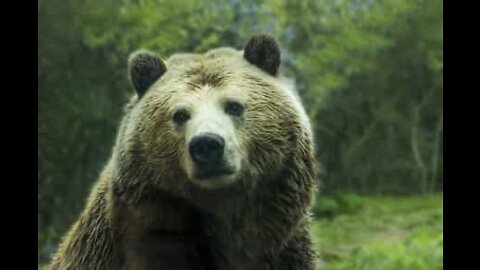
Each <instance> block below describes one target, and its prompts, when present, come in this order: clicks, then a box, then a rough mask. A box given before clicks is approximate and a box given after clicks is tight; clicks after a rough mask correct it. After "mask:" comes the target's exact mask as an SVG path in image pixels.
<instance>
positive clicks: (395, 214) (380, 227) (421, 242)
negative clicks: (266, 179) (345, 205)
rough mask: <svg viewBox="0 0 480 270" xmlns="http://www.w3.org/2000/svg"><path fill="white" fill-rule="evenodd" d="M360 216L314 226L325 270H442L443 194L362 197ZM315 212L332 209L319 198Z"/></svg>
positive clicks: (345, 214) (344, 215)
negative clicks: (326, 208)
mask: <svg viewBox="0 0 480 270" xmlns="http://www.w3.org/2000/svg"><path fill="white" fill-rule="evenodd" d="M358 201H359V198H356V199H355V202H356V204H357V205H358V207H357V209H356V210H355V211H353V212H352V211H341V210H342V208H341V207H338V206H335V207H334V208H333V209H334V210H335V211H337V212H339V214H337V215H333V217H330V218H328V219H327V218H321V217H319V218H317V219H316V221H315V223H314V225H313V232H314V234H315V235H316V238H317V240H316V242H317V243H316V244H317V249H318V251H319V253H320V255H321V257H322V260H323V262H324V264H325V266H324V268H323V269H326V270H337V269H338V270H339V269H345V270H347V269H359V270H362V269H365V270H367V269H368V270H376V269H379V270H380V269H381V270H401V269H405V270H406V269H412V270H416V269H418V270H436V269H443V263H442V261H443V198H442V195H430V196H415V197H362V198H361V201H362V203H361V204H359V203H358ZM317 204H320V206H318V205H317V207H316V208H320V209H324V208H325V207H324V206H325V205H329V206H332V205H335V204H332V200H331V199H328V200H327V203H324V201H323V199H320V200H319V201H318V202H317Z"/></svg>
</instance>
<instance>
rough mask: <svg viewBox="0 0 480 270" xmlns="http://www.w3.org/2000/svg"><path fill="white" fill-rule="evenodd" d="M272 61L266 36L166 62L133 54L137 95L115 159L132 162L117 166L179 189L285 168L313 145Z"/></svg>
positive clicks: (239, 181)
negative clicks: (235, 46) (239, 47)
mask: <svg viewBox="0 0 480 270" xmlns="http://www.w3.org/2000/svg"><path fill="white" fill-rule="evenodd" d="M279 65H280V50H279V46H278V44H277V42H276V41H275V40H274V39H273V38H272V37H270V36H267V35H258V36H254V37H252V38H251V39H250V40H249V41H248V43H247V45H246V46H245V48H244V50H243V51H237V50H234V49H231V48H219V49H215V50H211V51H209V52H207V53H205V54H176V55H173V56H172V57H170V58H169V59H167V60H166V61H163V60H162V59H161V58H160V57H159V56H158V55H156V54H155V53H152V52H148V51H143V50H142V51H137V52H135V53H133V54H132V55H131V56H130V58H129V76H130V80H131V83H132V85H133V87H134V89H135V91H136V96H135V97H134V98H133V100H132V101H131V103H130V105H129V106H128V111H127V115H126V116H125V119H124V122H123V124H122V128H121V132H120V137H121V138H120V144H121V147H122V150H121V153H120V156H121V158H120V159H122V157H124V158H129V159H131V160H133V161H132V162H133V163H132V162H130V163H128V164H127V165H124V166H129V167H130V168H132V167H134V166H137V167H138V168H143V169H138V170H140V171H139V172H137V174H138V175H140V174H142V173H143V174H145V172H147V171H149V172H150V174H151V175H150V176H149V177H150V178H152V179H154V181H157V183H156V184H158V185H160V186H163V187H165V188H168V189H169V190H172V189H177V190H179V191H182V190H185V189H186V188H188V186H194V187H195V188H198V189H204V190H219V189H222V188H225V187H228V186H232V185H242V186H247V185H248V186H251V185H255V183H257V182H258V181H264V180H263V179H272V178H274V177H278V176H279V175H281V174H282V173H285V168H286V167H288V166H290V167H291V165H287V163H288V162H294V161H292V159H293V158H294V157H293V155H294V154H295V153H296V154H297V155H303V154H305V153H307V154H310V152H312V150H311V149H310V148H311V146H312V145H311V141H310V140H311V139H310V136H311V134H310V126H309V125H310V124H309V121H308V118H307V116H306V114H305V111H304V109H303V107H302V106H301V103H300V101H299V99H298V97H297V95H296V93H295V92H294V90H293V89H290V87H289V85H288V84H287V83H286V82H285V81H284V80H283V79H281V78H280V77H279V76H278V70H279ZM300 159H302V158H300ZM297 162H298V161H297Z"/></svg>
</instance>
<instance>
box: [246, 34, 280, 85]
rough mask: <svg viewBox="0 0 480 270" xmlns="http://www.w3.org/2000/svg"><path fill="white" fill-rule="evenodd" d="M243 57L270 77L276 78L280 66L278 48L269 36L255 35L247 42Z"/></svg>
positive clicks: (273, 39)
mask: <svg viewBox="0 0 480 270" xmlns="http://www.w3.org/2000/svg"><path fill="white" fill-rule="evenodd" d="M243 57H244V58H245V59H246V60H247V61H248V62H250V63H251V64H253V65H255V66H257V67H259V68H260V69H262V70H263V71H265V72H267V73H268V74H270V75H272V76H277V74H278V68H279V66H280V47H279V46H278V43H277V41H276V40H275V38H273V37H272V36H269V35H265V34H261V35H255V36H253V37H252V38H250V40H249V41H248V42H247V45H245V49H244V51H243Z"/></svg>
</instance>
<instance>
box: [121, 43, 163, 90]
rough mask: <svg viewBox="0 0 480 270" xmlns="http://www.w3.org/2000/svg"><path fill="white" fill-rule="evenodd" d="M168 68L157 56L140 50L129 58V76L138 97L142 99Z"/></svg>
mask: <svg viewBox="0 0 480 270" xmlns="http://www.w3.org/2000/svg"><path fill="white" fill-rule="evenodd" d="M166 71H167V68H166V67H165V63H164V62H163V61H162V59H161V58H160V56H158V55H157V54H155V53H153V52H150V51H145V50H138V51H136V52H134V53H132V54H130V57H129V58H128V74H129V76H130V82H131V83H132V85H133V88H134V89H135V91H136V92H137V95H138V97H139V98H140V97H142V96H143V94H145V92H146V91H147V90H148V88H149V87H150V86H152V84H153V83H154V82H155V81H156V80H158V79H159V78H160V77H161V76H162V75H163V74H165V72H166Z"/></svg>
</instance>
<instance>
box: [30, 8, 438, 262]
mask: <svg viewBox="0 0 480 270" xmlns="http://www.w3.org/2000/svg"><path fill="white" fill-rule="evenodd" d="M38 17H39V21H38V163H39V164H38V165H39V166H38V258H39V265H40V264H43V263H45V262H46V261H48V260H49V256H51V252H52V251H53V250H54V249H55V247H56V245H57V244H58V241H59V239H60V237H61V236H62V235H63V234H64V233H65V232H66V230H67V229H68V228H69V226H70V225H71V224H72V222H73V221H74V219H75V217H76V216H77V215H78V214H79V212H80V211H81V210H82V208H83V206H84V203H85V199H86V196H87V195H88V193H89V191H90V188H91V187H92V184H93V182H94V181H95V180H96V178H97V176H98V174H99V172H100V170H101V168H102V166H103V165H104V164H105V162H106V161H107V159H108V157H109V155H110V152H111V149H112V146H113V143H114V137H115V134H116V131H117V127H118V124H119V120H120V117H121V116H122V108H123V106H124V104H125V103H126V101H127V99H128V98H129V97H130V96H131V95H132V94H133V90H132V89H131V87H130V86H129V83H128V80H127V72H126V60H127V57H128V55H129V53H130V52H132V51H134V50H136V49H138V48H145V49H150V50H154V51H156V52H158V53H159V54H160V55H162V56H168V55H170V54H172V53H176V52H203V51H205V50H208V49H210V48H213V47H217V46H231V47H236V48H238V49H241V48H242V47H243V46H244V44H245V42H246V41H247V39H248V38H249V37H250V36H251V35H252V34H254V33H260V32H266V33H271V34H273V35H274V36H276V37H277V38H278V40H279V42H280V43H281V48H282V71H283V74H285V75H286V76H288V77H289V78H291V79H292V80H294V81H295V83H296V85H297V88H298V91H299V93H300V95H301V97H302V99H303V101H304V104H305V107H306V109H307V111H308V114H309V116H310V118H311V120H312V122H313V126H314V129H315V135H316V147H317V154H318V157H319V161H320V163H321V175H320V176H319V179H318V181H319V183H320V187H321V190H320V192H319V196H318V199H317V202H316V206H315V211H314V214H315V221H316V223H315V226H314V229H315V233H316V235H317V236H318V244H317V245H318V248H319V250H320V252H321V254H322V256H323V259H324V261H325V262H326V263H327V267H328V268H327V269H443V264H442V259H443V225H442V220H443V199H442V191H443V148H442V145H443V2H442V1H440V0H350V1H346V0H316V1H313V0H265V1H260V0H248V1H240V0H224V1H220V0H218V1H210V0H200V1H194V0H189V1H187V0H185V1H179V0H104V1H95V0H70V1H64V0H39V1H38Z"/></svg>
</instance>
